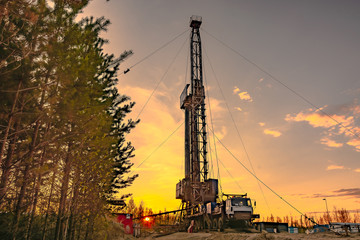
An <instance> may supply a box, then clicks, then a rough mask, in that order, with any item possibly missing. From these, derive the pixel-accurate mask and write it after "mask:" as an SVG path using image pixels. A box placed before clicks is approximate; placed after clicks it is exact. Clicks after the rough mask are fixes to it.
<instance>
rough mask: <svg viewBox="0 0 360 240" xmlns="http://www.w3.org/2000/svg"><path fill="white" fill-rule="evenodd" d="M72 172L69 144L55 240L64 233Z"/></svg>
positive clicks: (69, 144)
mask: <svg viewBox="0 0 360 240" xmlns="http://www.w3.org/2000/svg"><path fill="white" fill-rule="evenodd" d="M70 172H71V143H68V149H67V154H66V158H65V167H64V176H63V179H62V184H61V190H60V202H59V211H58V216H57V221H56V229H55V238H54V239H55V240H61V239H62V236H63V233H64V216H65V215H64V213H65V208H66V195H67V191H68V186H69V179H70Z"/></svg>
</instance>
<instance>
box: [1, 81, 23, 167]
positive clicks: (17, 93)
mask: <svg viewBox="0 0 360 240" xmlns="http://www.w3.org/2000/svg"><path fill="white" fill-rule="evenodd" d="M21 83H22V81H20V82H19V85H18V89H17V91H16V94H15V99H14V102H13V105H12V107H11V112H10V114H9V120H8V124H7V126H6V129H5V133H4V138H3V140H2V142H1V148H0V165H1V163H2V158H3V155H4V152H5V146H6V143H7V138H8V136H9V131H10V128H11V126H12V122H13V118H14V113H15V108H16V103H17V100H18V98H19V93H20V88H21Z"/></svg>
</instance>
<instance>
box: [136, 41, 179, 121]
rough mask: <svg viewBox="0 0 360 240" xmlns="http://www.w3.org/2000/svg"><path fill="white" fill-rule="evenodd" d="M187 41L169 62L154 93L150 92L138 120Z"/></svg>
mask: <svg viewBox="0 0 360 240" xmlns="http://www.w3.org/2000/svg"><path fill="white" fill-rule="evenodd" d="M185 43H186V40H185V42H184V43H183V44H182V45H181V47H180V49H179V51H178V52H177V53H176V55H175V57H174V58H173V60H172V61H171V62H170V64H169V66H168V67H167V69H166V71H165V73H164V75H163V76H162V77H161V79H160V80H159V81H158V82H157V84H156V86H155V88H154V90H153V91H152V93H151V94H150V96H149V97H148V99H147V100H146V102H145V104H144V105H143V106H142V108H141V110H140V112H139V113H138V115H137V117H136V120H138V119H139V116H140V114H141V113H142V112H143V111H144V109H145V107H146V105H147V104H148V103H149V101H150V99H151V97H152V96H153V95H154V93H155V92H156V90H157V88H158V87H159V86H160V83H161V82H162V81H163V80H164V78H165V76H166V74H167V73H168V71H169V70H170V67H171V66H172V65H173V64H174V62H175V60H176V58H177V57H178V56H179V54H180V52H181V50H182V49H183V48H184V45H185Z"/></svg>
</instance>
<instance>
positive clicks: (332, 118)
mask: <svg viewBox="0 0 360 240" xmlns="http://www.w3.org/2000/svg"><path fill="white" fill-rule="evenodd" d="M201 29H202V31H204V32H205V33H206V34H208V35H209V36H210V37H212V38H214V39H215V40H216V41H218V42H219V43H221V44H222V45H224V46H225V47H227V48H228V49H230V50H231V51H233V52H234V53H236V54H237V55H239V56H240V57H241V58H243V59H244V60H245V61H247V62H248V63H250V64H251V65H253V66H254V67H255V68H257V69H259V70H260V71H261V72H263V73H265V74H266V75H268V76H269V77H270V78H271V79H273V80H274V81H276V82H277V83H279V84H280V85H282V86H283V87H285V88H286V89H288V90H289V91H290V92H292V93H293V94H295V95H296V96H298V97H299V98H301V99H302V100H303V101H305V102H306V103H308V104H309V105H310V106H312V107H314V108H316V109H317V110H318V111H319V112H321V113H322V114H324V115H325V116H327V117H328V118H330V119H331V120H333V121H334V122H336V123H337V124H338V125H340V126H341V127H343V128H344V130H345V131H347V132H349V133H351V134H352V135H354V136H355V137H358V138H360V135H359V134H358V133H357V132H356V131H354V130H353V129H352V128H349V127H348V126H345V125H343V124H342V123H341V122H339V121H338V120H336V119H335V118H334V117H332V116H331V115H330V114H328V113H327V112H325V111H324V110H322V108H320V107H318V106H316V105H315V104H313V103H312V102H311V101H310V100H308V99H307V98H306V97H304V96H303V95H301V94H300V93H298V92H296V91H295V90H293V89H292V88H290V87H289V86H287V85H286V84H285V83H283V82H282V81H280V80H279V79H278V78H277V77H275V76H274V75H272V74H271V73H269V72H268V71H266V70H265V69H263V68H262V67H260V66H259V65H258V64H256V63H255V62H253V61H251V60H250V59H249V58H247V57H245V56H244V55H243V54H241V53H240V52H238V51H237V50H235V49H234V48H232V47H230V46H229V45H227V44H226V43H224V42H223V41H221V40H220V39H218V38H217V37H215V36H214V35H212V34H210V33H208V32H207V31H206V30H204V29H203V28H201Z"/></svg>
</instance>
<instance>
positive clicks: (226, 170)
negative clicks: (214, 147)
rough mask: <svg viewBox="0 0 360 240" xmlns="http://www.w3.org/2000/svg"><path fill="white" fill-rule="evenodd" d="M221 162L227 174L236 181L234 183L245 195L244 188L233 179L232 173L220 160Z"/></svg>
mask: <svg viewBox="0 0 360 240" xmlns="http://www.w3.org/2000/svg"><path fill="white" fill-rule="evenodd" d="M219 161H220V163H221V165H222V166H223V167H224V169H225V170H226V171H227V173H228V174H229V175H230V177H231V178H232V179H233V180H234V182H235V183H236V185H237V186H238V187H239V188H240V190H241V191H242V192H244V193H245V192H246V191H244V189H242V187H241V186H240V184H239V183H238V182H237V181H236V179H235V178H234V177H233V175H232V174H231V173H230V171H229V170H228V169H227V168H226V167H225V165H224V163H223V162H222V161H221V160H220V159H219Z"/></svg>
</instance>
